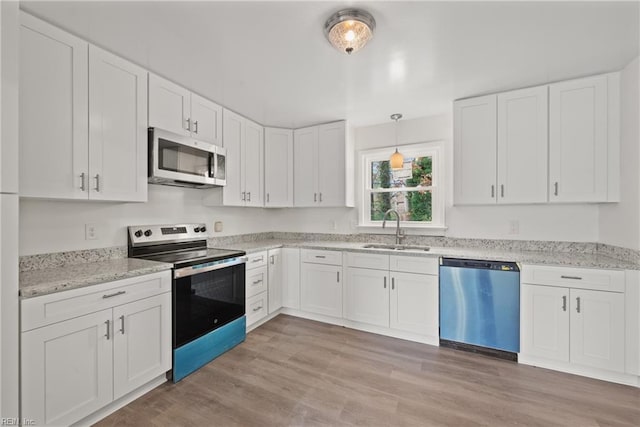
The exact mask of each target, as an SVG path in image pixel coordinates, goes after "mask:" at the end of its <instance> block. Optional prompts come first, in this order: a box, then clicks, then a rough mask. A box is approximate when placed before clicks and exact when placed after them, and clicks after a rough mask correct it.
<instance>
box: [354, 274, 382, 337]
mask: <svg viewBox="0 0 640 427" xmlns="http://www.w3.org/2000/svg"><path fill="white" fill-rule="evenodd" d="M346 275H347V277H346V283H347V286H346V289H347V291H346V299H347V301H346V305H345V307H346V313H345V317H346V318H347V319H349V320H353V321H355V322H364V323H369V324H371V325H377V326H384V327H387V328H388V327H389V288H388V285H389V284H388V282H389V277H388V276H389V273H388V271H385V270H372V269H368V268H353V267H348V268H347V272H346Z"/></svg>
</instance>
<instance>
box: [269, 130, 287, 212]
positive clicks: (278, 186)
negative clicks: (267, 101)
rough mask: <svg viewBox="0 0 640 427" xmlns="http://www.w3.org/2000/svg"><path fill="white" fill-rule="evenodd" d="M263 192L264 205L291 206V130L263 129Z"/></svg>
mask: <svg viewBox="0 0 640 427" xmlns="http://www.w3.org/2000/svg"><path fill="white" fill-rule="evenodd" d="M264 192H265V195H264V197H265V201H264V205H265V206H266V207H289V206H293V131H292V130H290V129H278V128H265V130H264Z"/></svg>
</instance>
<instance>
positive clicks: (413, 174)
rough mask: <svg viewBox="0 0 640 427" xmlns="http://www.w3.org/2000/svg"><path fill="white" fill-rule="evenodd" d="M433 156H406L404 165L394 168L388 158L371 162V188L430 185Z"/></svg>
mask: <svg viewBox="0 0 640 427" xmlns="http://www.w3.org/2000/svg"><path fill="white" fill-rule="evenodd" d="M432 160H433V159H432V157H431V156H424V157H405V159H404V167H403V168H402V169H398V170H392V169H391V168H390V167H389V161H388V160H382V161H375V162H371V188H404V187H418V186H423V187H425V186H430V185H431V182H432V172H433V171H432Z"/></svg>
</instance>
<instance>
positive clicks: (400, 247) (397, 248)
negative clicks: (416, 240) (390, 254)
mask: <svg viewBox="0 0 640 427" xmlns="http://www.w3.org/2000/svg"><path fill="white" fill-rule="evenodd" d="M363 248H365V249H386V250H392V251H428V250H429V249H431V248H430V247H429V246H417V245H385V244H382V243H369V244H366V245H364V246H363Z"/></svg>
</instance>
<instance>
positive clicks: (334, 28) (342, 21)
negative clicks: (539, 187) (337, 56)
mask: <svg viewBox="0 0 640 427" xmlns="http://www.w3.org/2000/svg"><path fill="white" fill-rule="evenodd" d="M375 28H376V20H375V19H373V16H372V15H371V14H370V13H369V12H365V11H364V10H360V9H344V10H341V11H339V12H336V13H334V14H333V15H331V17H329V19H327V22H325V24H324V34H325V35H326V36H327V40H329V43H331V44H332V45H333V47H335V48H336V49H338V50H339V51H340V52H343V53H346V54H347V55H351V54H352V53H353V52H357V51H358V50H360V49H362V48H363V47H364V45H366V44H367V42H368V41H369V40H371V38H372V37H373V30H375Z"/></svg>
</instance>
